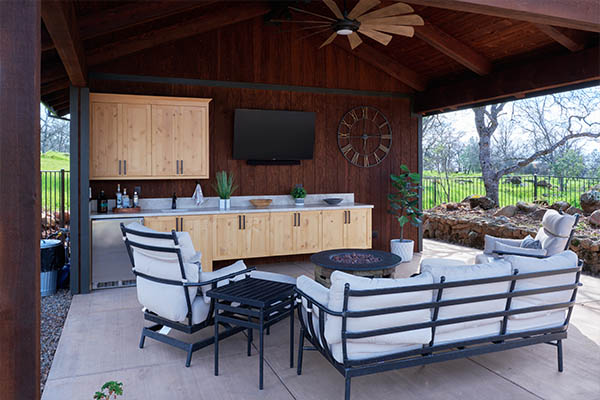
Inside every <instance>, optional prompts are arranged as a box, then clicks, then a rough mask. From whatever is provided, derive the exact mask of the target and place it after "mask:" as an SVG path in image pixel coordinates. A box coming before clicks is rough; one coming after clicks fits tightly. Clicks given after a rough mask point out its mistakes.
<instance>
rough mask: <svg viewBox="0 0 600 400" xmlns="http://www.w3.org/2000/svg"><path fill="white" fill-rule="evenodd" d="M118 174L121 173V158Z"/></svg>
mask: <svg viewBox="0 0 600 400" xmlns="http://www.w3.org/2000/svg"><path fill="white" fill-rule="evenodd" d="M119 175H121V160H119Z"/></svg>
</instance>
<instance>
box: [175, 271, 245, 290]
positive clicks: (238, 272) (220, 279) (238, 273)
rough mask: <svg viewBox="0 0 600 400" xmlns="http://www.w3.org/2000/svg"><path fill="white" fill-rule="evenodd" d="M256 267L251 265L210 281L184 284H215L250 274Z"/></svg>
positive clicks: (186, 284)
mask: <svg viewBox="0 0 600 400" xmlns="http://www.w3.org/2000/svg"><path fill="white" fill-rule="evenodd" d="M255 269H256V268H254V267H250V268H246V269H244V270H242V271H237V272H232V273H231V274H227V275H223V276H220V277H218V278H214V279H211V280H208V281H203V282H187V283H184V284H183V286H206V285H213V284H216V283H217V282H220V281H223V280H226V279H231V278H235V277H236V276H238V275H243V274H249V273H250V272H252V271H254V270H255Z"/></svg>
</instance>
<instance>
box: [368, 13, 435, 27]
mask: <svg viewBox="0 0 600 400" xmlns="http://www.w3.org/2000/svg"><path fill="white" fill-rule="evenodd" d="M361 23H365V24H371V25H424V24H425V21H423V18H421V17H420V16H418V15H416V14H411V15H398V16H396V17H385V18H367V19H364V20H362V21H361Z"/></svg>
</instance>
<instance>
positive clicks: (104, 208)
mask: <svg viewBox="0 0 600 400" xmlns="http://www.w3.org/2000/svg"><path fill="white" fill-rule="evenodd" d="M98 202H99V203H100V211H99V212H100V213H103V214H106V213H107V212H108V199H107V198H106V196H105V195H104V190H101V191H100V196H99V198H98Z"/></svg>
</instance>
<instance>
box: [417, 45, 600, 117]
mask: <svg viewBox="0 0 600 400" xmlns="http://www.w3.org/2000/svg"><path fill="white" fill-rule="evenodd" d="M599 51H600V48H598V47H594V48H590V49H586V50H582V51H580V52H577V53H568V54H561V55H559V56H554V57H547V58H540V59H536V60H535V61H532V62H530V63H524V64H520V65H517V66H512V67H508V68H505V69H502V70H499V71H495V72H493V73H492V74H490V75H487V76H482V77H477V78H473V79H468V80H465V81H460V82H455V83H451V84H448V85H443V86H437V87H433V88H430V89H428V90H427V91H425V92H422V93H417V95H416V96H415V107H414V109H415V112H419V113H424V114H425V113H432V112H438V111H442V110H446V109H451V108H458V107H464V106H468V105H473V104H479V103H485V102H492V101H500V100H502V99H506V98H510V97H523V96H525V95H526V94H528V93H537V92H540V91H544V90H551V89H556V88H560V87H564V86H571V85H576V84H584V83H586V82H600V57H598V54H599Z"/></svg>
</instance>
